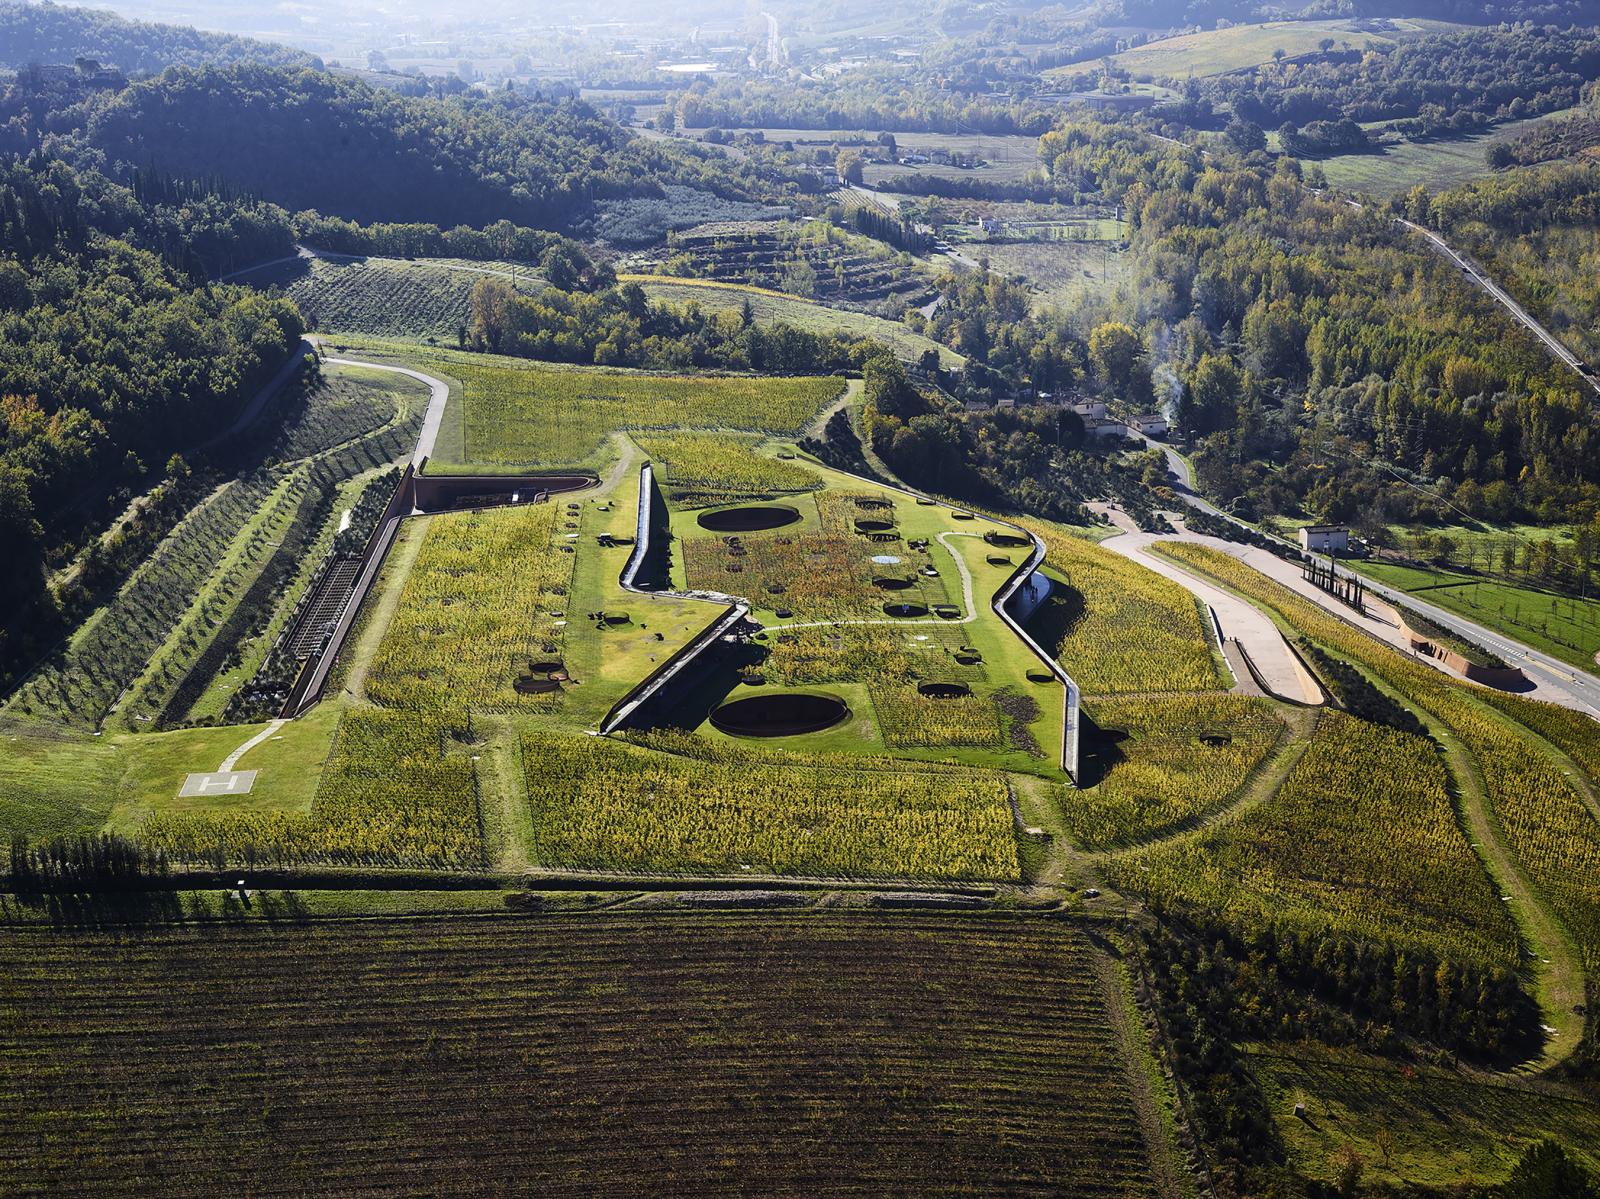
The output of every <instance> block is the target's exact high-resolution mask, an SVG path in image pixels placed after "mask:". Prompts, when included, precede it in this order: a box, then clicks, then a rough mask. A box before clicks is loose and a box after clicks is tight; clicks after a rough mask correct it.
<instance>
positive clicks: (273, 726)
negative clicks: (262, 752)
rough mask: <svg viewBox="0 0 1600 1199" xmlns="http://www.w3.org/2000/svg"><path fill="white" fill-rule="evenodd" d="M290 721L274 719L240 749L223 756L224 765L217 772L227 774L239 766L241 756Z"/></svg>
mask: <svg viewBox="0 0 1600 1199" xmlns="http://www.w3.org/2000/svg"><path fill="white" fill-rule="evenodd" d="M288 723H289V722H288V721H286V720H274V721H272V722H271V723H270V724H268V725H267V727H266V728H264V729H262V730H261V731H260V732H259V733H257V734H256V735H255V736H254V737H252V738H250V740H248V741H246V742H245V743H244V744H243V745H241V746H240V747H239V748H238V749H236V750H234V751H233V752H232V753H231V754H229V755H228V756H227V757H226V758H223V759H222V765H221V766H218V767H217V773H218V774H227V773H228V772H229V771H230V770H232V769H233V768H234V767H235V766H237V765H238V764H239V759H240V758H242V757H244V756H245V754H247V753H249V752H250V751H251V750H252V749H254V748H255V747H256V746H258V745H260V744H261V743H262V742H263V741H265V740H267V739H268V738H269V737H271V736H273V735H274V734H276V733H277V732H278V730H279V729H281V728H283V726H284V725H286V724H288Z"/></svg>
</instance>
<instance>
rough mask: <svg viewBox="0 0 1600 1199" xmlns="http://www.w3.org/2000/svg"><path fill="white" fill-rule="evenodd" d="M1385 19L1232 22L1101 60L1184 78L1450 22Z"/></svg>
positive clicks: (1387, 41)
mask: <svg viewBox="0 0 1600 1199" xmlns="http://www.w3.org/2000/svg"><path fill="white" fill-rule="evenodd" d="M1385 25H1386V26H1387V28H1385V29H1384V31H1383V32H1381V33H1378V32H1367V31H1364V30H1361V29H1359V28H1357V27H1356V24H1355V23H1354V22H1352V21H1348V20H1319V21H1267V22H1264V23H1262V24H1259V25H1234V26H1230V27H1229V28H1227V29H1208V30H1205V31H1203V32H1201V33H1188V34H1184V35H1182V36H1180V37H1170V38H1163V39H1161V40H1160V41H1155V42H1149V43H1147V44H1146V45H1143V46H1138V47H1135V48H1134V49H1132V50H1124V51H1123V52H1122V53H1120V54H1114V55H1112V56H1111V57H1110V58H1108V59H1107V60H1106V61H1107V62H1109V63H1111V64H1112V65H1114V66H1116V67H1118V68H1119V69H1121V70H1124V71H1127V72H1129V73H1130V74H1132V75H1136V76H1139V77H1141V78H1145V79H1152V78H1163V79H1187V78H1188V77H1189V76H1191V75H1225V74H1227V73H1228V72H1230V71H1239V70H1244V69H1245V68H1247V67H1258V66H1261V65H1262V64H1264V63H1268V62H1271V61H1272V59H1273V51H1275V50H1282V51H1283V52H1284V53H1285V54H1286V55H1288V56H1289V57H1291V58H1293V57H1295V56H1297V55H1301V54H1314V53H1316V52H1317V51H1318V49H1319V44H1320V43H1321V41H1322V40H1323V39H1324V38H1332V39H1333V40H1334V45H1335V49H1339V50H1343V49H1346V48H1348V49H1351V50H1367V49H1377V50H1382V49H1386V48H1388V47H1391V46H1394V45H1397V44H1399V43H1400V42H1402V41H1406V40H1410V39H1413V38H1418V37H1422V36H1424V35H1426V34H1429V33H1438V32H1441V31H1443V30H1446V29H1451V28H1454V26H1452V25H1450V24H1449V23H1448V22H1444V21H1430V20H1423V19H1416V18H1407V17H1402V18H1397V19H1395V20H1392V21H1386V22H1385ZM1082 69H1083V67H1082V64H1078V65H1075V66H1072V67H1061V68H1058V70H1059V71H1060V72H1062V73H1073V74H1075V73H1078V72H1081V71H1082ZM1046 74H1049V72H1046Z"/></svg>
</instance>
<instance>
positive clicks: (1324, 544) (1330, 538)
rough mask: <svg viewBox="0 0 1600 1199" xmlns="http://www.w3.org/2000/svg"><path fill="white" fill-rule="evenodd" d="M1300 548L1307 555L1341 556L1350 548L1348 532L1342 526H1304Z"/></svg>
mask: <svg viewBox="0 0 1600 1199" xmlns="http://www.w3.org/2000/svg"><path fill="white" fill-rule="evenodd" d="M1300 548H1301V549H1302V550H1304V551H1305V552H1306V553H1308V554H1342V553H1345V552H1346V551H1347V550H1349V548H1350V530H1349V529H1347V528H1345V527H1344V526H1343V525H1306V526H1305V528H1303V529H1301V530H1300Z"/></svg>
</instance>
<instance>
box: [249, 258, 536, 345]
mask: <svg viewBox="0 0 1600 1199" xmlns="http://www.w3.org/2000/svg"><path fill="white" fill-rule="evenodd" d="M483 278H498V279H503V280H504V281H505V282H507V283H512V282H513V281H514V282H515V284H516V286H517V289H518V290H519V291H524V292H527V291H537V290H538V289H540V288H542V287H543V286H544V284H543V282H542V280H540V278H539V277H538V273H537V271H535V270H533V269H530V268H529V267H527V266H524V265H520V264H513V263H509V262H470V263H469V262H465V261H461V260H458V259H427V258H424V259H409V258H378V257H368V258H358V257H353V256H350V255H345V254H318V255H317V256H316V257H314V258H298V259H295V260H294V261H293V262H288V263H278V264H276V265H273V266H270V267H265V268H262V269H261V270H258V271H252V272H249V273H247V274H245V275H242V276H241V277H240V281H241V282H244V283H248V284H250V285H251V286H253V287H260V288H268V287H272V288H280V289H282V291H283V293H284V294H285V295H287V296H288V297H289V298H290V299H292V300H293V301H294V302H295V303H296V304H297V305H299V307H300V311H301V313H302V314H303V315H304V316H305V318H306V322H307V323H308V324H309V325H310V327H311V328H313V329H316V330H320V331H322V332H326V333H335V334H337V333H357V334H368V335H371V336H374V337H393V338H399V339H401V340H406V341H421V342H428V343H432V342H441V343H448V344H451V345H454V344H456V342H457V339H458V336H459V333H460V331H461V330H462V329H463V328H464V327H465V325H466V324H467V320H468V312H467V299H468V296H469V295H470V294H471V292H472V287H473V285H474V284H475V283H477V281H478V280H479V279H483Z"/></svg>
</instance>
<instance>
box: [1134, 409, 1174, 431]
mask: <svg viewBox="0 0 1600 1199" xmlns="http://www.w3.org/2000/svg"><path fill="white" fill-rule="evenodd" d="M1129 423H1130V424H1132V425H1133V427H1134V428H1135V429H1136V430H1137V431H1139V432H1140V433H1143V434H1144V435H1145V436H1146V437H1165V436H1166V435H1167V428H1168V426H1167V418H1166V417H1164V416H1162V415H1161V414H1160V413H1159V412H1146V413H1143V414H1141V415H1139V416H1136V417H1134V418H1133V420H1132V421H1130V422H1129Z"/></svg>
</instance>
